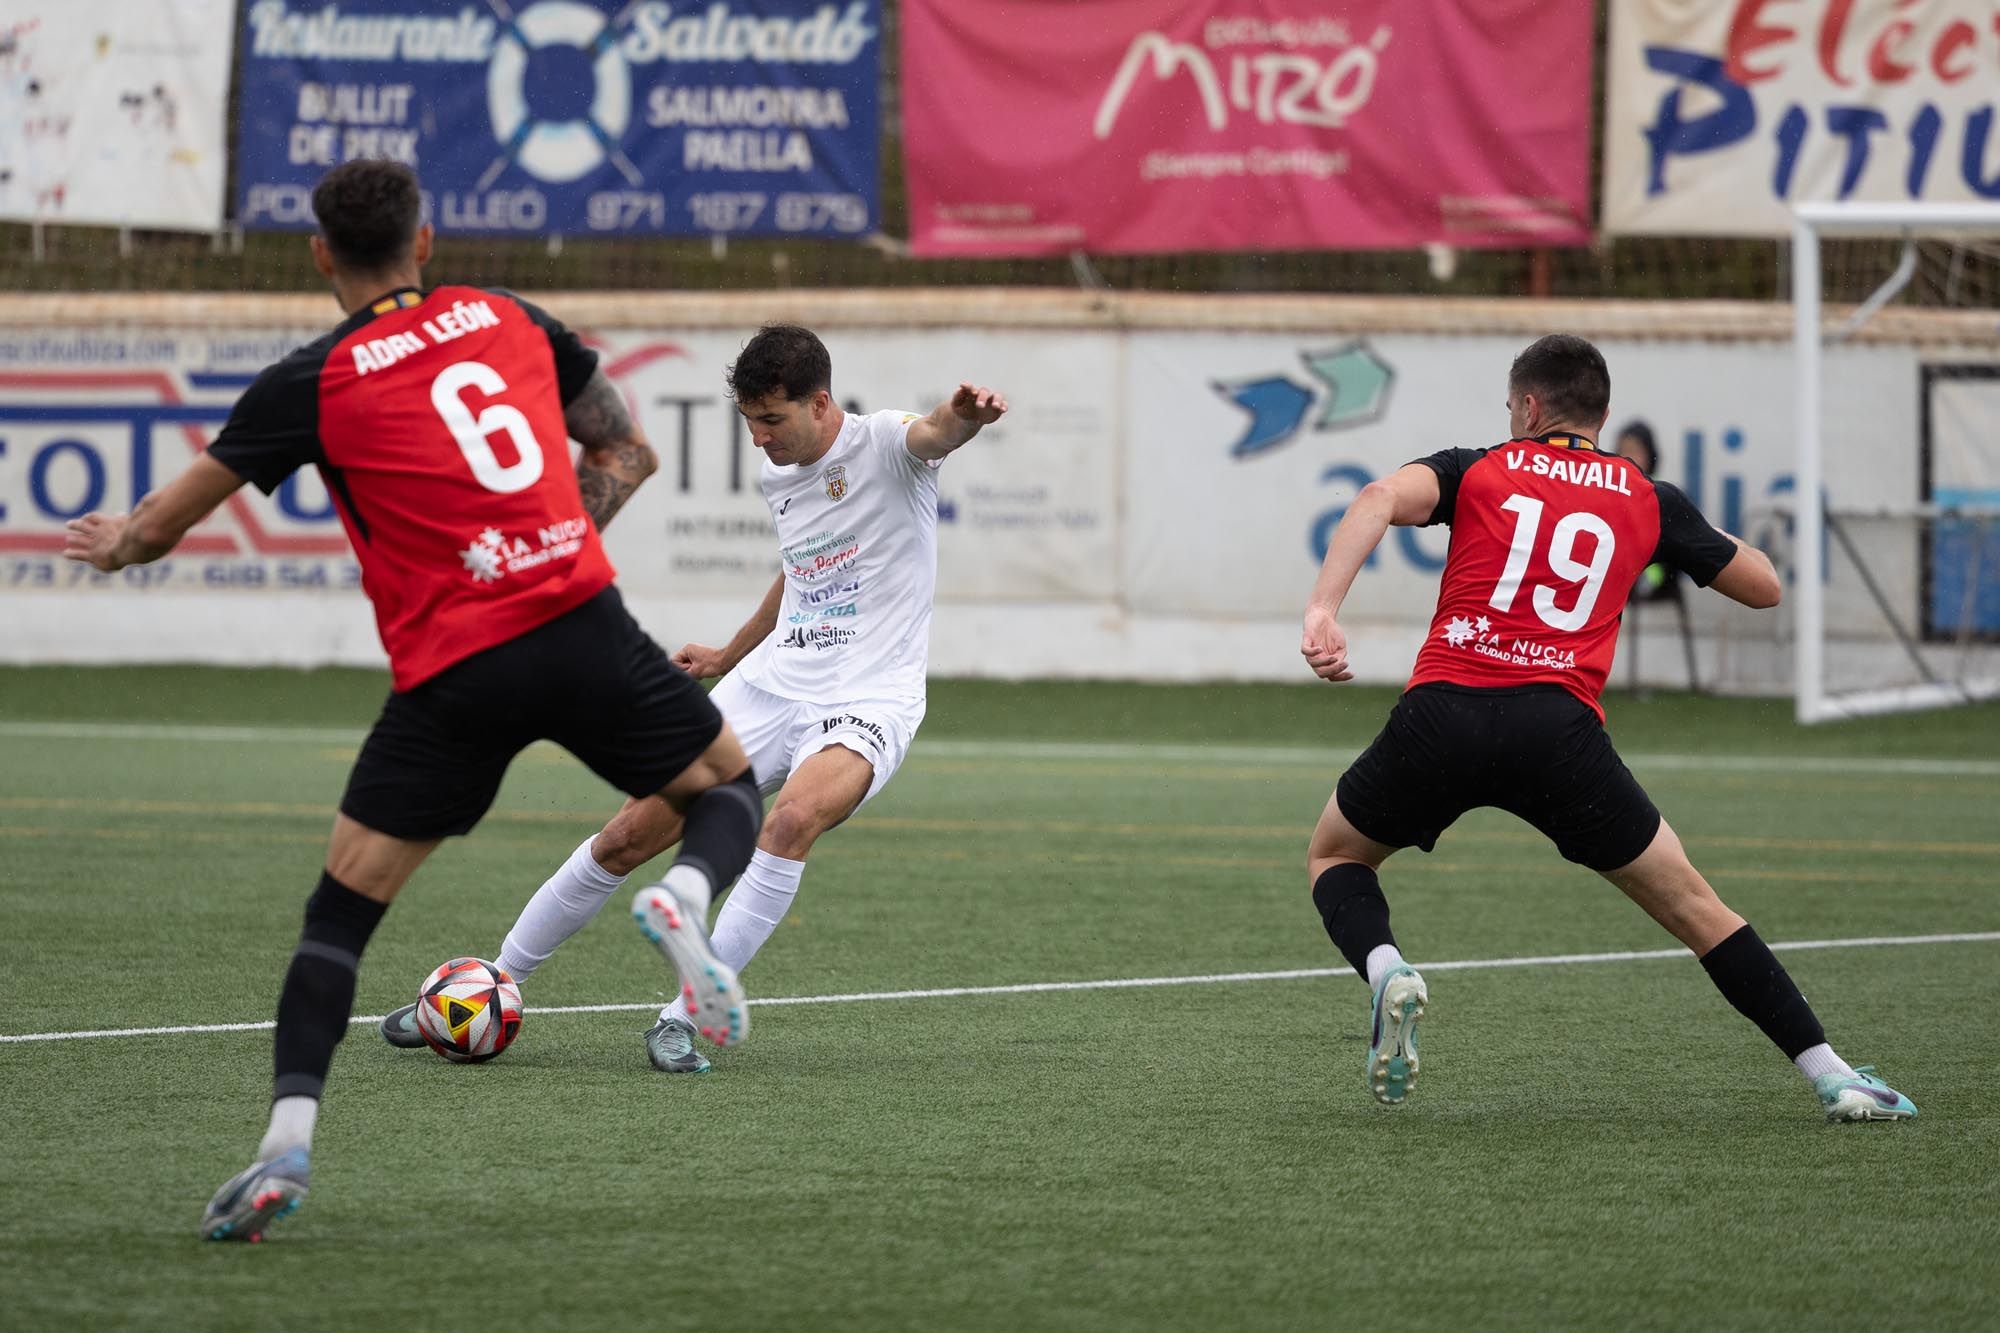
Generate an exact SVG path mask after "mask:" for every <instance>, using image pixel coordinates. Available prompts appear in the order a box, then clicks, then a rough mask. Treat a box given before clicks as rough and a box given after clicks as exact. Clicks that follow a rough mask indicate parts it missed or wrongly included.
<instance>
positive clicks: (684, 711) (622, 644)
mask: <svg viewBox="0 0 2000 1333" xmlns="http://www.w3.org/2000/svg"><path fill="white" fill-rule="evenodd" d="M721 731H722V714H721V713H720V712H718V711H716V707H715V705H714V704H712V703H710V702H709V700H708V692H707V691H706V690H704V689H703V688H702V687H701V686H700V685H698V684H696V683H695V681H694V679H693V678H692V677H690V676H689V675H688V674H687V673H686V672H684V671H682V670H681V669H680V668H679V667H677V666H675V665H674V664H673V663H672V662H671V661H669V660H668V658H667V654H666V653H665V652H664V651H662V650H661V648H660V646H659V645H658V644H656V643H654V642H653V640H652V639H651V638H650V637H648V636H647V634H646V632H645V631H644V630H642V629H640V628H639V625H638V622H637V621H635V620H633V619H632V617H631V614H630V613H629V612H627V611H626V610H625V603H624V601H623V600H622V599H621V598H620V597H619V595H618V590H617V589H616V588H606V589H605V590H604V591H603V592H601V593H599V594H597V596H595V597H593V598H591V599H590V600H589V601H587V602H585V603H584V604H583V605H581V606H579V607H577V608H575V609H574V610H571V611H567V612H565V613H563V614H562V615H560V616H557V617H556V618H555V619H554V620H551V621H549V622H548V623H547V624H545V625H541V626H538V627H537V628H535V629H532V630H529V631H528V632H527V633H526V634H522V635H519V636H517V637H515V638H512V639H509V640H508V641H507V642H505V643H501V644H496V645H494V646H493V647H491V648H488V649H486V650H485V651H483V652H479V653H474V654H473V655H472V656H471V657H468V658H466V659H465V660H464V661H462V662H458V663H456V664H454V665H452V666H449V667H446V668H445V669H444V670H443V671H441V672H439V673H438V674H437V675H435V676H433V677H431V678H430V679H429V680H426V681H424V682H423V683H422V684H420V685H417V686H416V687H415V688H414V689H410V690H407V691H403V692H400V693H395V694H391V695H390V696H389V699H388V702H387V703H385V704H384V705H383V706H382V715H381V717H379V718H377V719H376V722H375V726H374V729H373V730H371V731H370V732H369V733H368V739H367V740H366V741H365V742H363V744H362V746H361V753H360V755H359V756H358V757H357V758H356V759H355V761H354V770H353V772H351V773H350V774H349V775H348V779H347V793H346V795H344V796H342V797H341V800H340V809H341V813H343V814H345V815H347V816H348V817H349V818H351V819H354V820H356V821H358V822H359V823H361V824H365V825H366V826H367V827H369V828H371V829H374V830H376V831H377V832H380V833H387V834H390V835H391V836H393V837H398V838H408V839H411V840H412V841H423V840H427V839H430V838H442V837H449V836H452V835H455V834H461V833H466V832H469V831H470V830H471V828H472V826H473V825H475V824H477V823H478V822H479V820H480V817H481V816H483V815H484V814H485V813H486V811H487V809H488V807H490V806H491V805H492V804H493V798H494V796H495V795H496V794H497V793H498V792H499V790H500V779H501V778H502V777H504V776H505V775H506V772H507V765H508V764H509V763H511V762H512V761H513V758H514V756H515V755H517V754H519V753H520V752H521V751H522V750H523V749H525V748H526V747H527V746H529V745H531V744H533V743H534V742H535V741H538V740H550V741H554V742H555V743H556V744H558V745H560V746H562V747H563V748H564V749H566V750H568V751H569V752H570V753H571V754H574V755H575V756H576V757H577V758H578V759H581V760H582V761H583V762H584V763H585V764H587V765H589V767H590V769H591V771H592V772H594V773H596V774H597V775H598V776H599V777H601V778H603V779H604V780H605V781H606V782H609V783H610V784H611V785H612V786H614V787H616V788H618V789H619V790H620V791H622V792H624V793H626V794H627V795H628V796H649V795H651V794H653V793H654V792H657V791H659V790H660V789H661V788H662V787H664V786H666V785H667V784H668V783H669V782H671V781H673V779H674V778H675V777H676V776H678V775H679V774H680V772H681V771H682V770H683V769H685V768H686V767H687V766H688V765H689V764H691V763H693V762H694V761H695V760H696V759H697V758H699V757H700V756H701V753H702V752H703V751H704V750H706V749H707V748H708V747H709V745H710V744H711V743H713V742H714V740H715V738H716V736H718V735H719V734H720V733H721Z"/></svg>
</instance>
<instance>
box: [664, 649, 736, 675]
mask: <svg viewBox="0 0 2000 1333" xmlns="http://www.w3.org/2000/svg"><path fill="white" fill-rule="evenodd" d="M673 661H674V665H675V666H677V667H679V668H680V669H681V670H683V671H685V672H687V673H688V674H689V675H690V676H693V677H694V678H695V679H696V680H707V679H708V678H709V677H710V676H719V675H721V674H722V673H723V672H725V671H727V670H728V669H729V668H728V667H727V666H726V665H724V663H723V661H722V650H721V649H719V648H711V647H709V646H708V645H707V644H705V643H690V644H685V645H683V646H682V648H681V650H680V651H679V652H677V653H675V654H674V657H673Z"/></svg>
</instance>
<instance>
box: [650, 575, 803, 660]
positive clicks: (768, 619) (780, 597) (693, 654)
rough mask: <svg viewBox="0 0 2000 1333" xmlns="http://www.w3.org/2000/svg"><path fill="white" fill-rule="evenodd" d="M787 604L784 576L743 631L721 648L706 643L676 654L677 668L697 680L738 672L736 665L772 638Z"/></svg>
mask: <svg viewBox="0 0 2000 1333" xmlns="http://www.w3.org/2000/svg"><path fill="white" fill-rule="evenodd" d="M784 601H785V576H784V575H783V574H780V575H778V577H777V578H776V579H774V580H772V582H771V590H770V591H769V592H767V593H765V594H764V600H763V601H762V602H760V603H759V604H758V606H757V609H756V610H755V611H753V612H751V614H750V619H748V620H746V621H744V622H743V628H742V629H739V630H737V631H736V636H735V637H734V638H732V639H731V640H730V641H729V642H728V643H726V644H724V645H723V646H722V647H720V648H711V647H709V646H708V645H707V644H705V643H690V644H687V645H685V646H684V647H682V649H681V650H680V651H679V652H677V653H675V654H674V665H675V666H677V667H679V668H680V669H681V670H683V671H685V672H687V673H688V674H689V675H690V676H693V677H694V678H695V679H696V680H707V679H708V678H709V677H710V676H723V675H727V674H728V673H730V672H731V671H734V670H735V669H736V664H737V663H738V662H741V661H742V660H743V659H744V658H746V657H748V656H749V655H750V650H751V649H752V648H755V647H756V646H757V645H758V644H760V643H762V642H764V640H766V639H768V638H770V637H771V631H772V630H774V629H776V628H777V627H778V608H779V607H780V606H782V605H784Z"/></svg>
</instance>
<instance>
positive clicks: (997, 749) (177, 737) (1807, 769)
mask: <svg viewBox="0 0 2000 1333" xmlns="http://www.w3.org/2000/svg"><path fill="white" fill-rule="evenodd" d="M364 735H366V733H365V732H363V731H361V730H358V729H355V728H351V727H253V726H210V725H206V724H200V723H187V724H182V723H154V722H20V721H16V722H8V721H0V739H7V738H12V739H19V740H72V741H168V742H174V743H195V744H199V743H203V742H213V743H218V744H226V745H243V744H254V743H258V742H263V743H268V744H282V745H359V744H360V743H361V741H362V738H363V736H364ZM1358 749H1359V747H1358V746H1354V747H1339V748H1333V749H1315V748H1313V747H1311V746H1301V745H1230V744H1216V745H1206V744H1189V743H1186V742H1172V741H1162V742H1150V741H1007V740H944V739H940V740H923V739H919V740H918V741H917V743H916V745H915V746H914V747H913V749H912V754H913V756H914V757H916V758H919V759H1024V760H1044V761H1047V760H1054V761H1065V760H1072V761H1077V762H1088V761H1090V760H1098V761H1105V760H1113V761H1124V762H1132V763H1210V764H1295V765H1299V766H1301V767H1307V768H1327V767H1329V766H1331V765H1335V764H1343V763H1346V762H1347V761H1348V760H1349V759H1352V758H1353V757H1354V755H1355V753H1356V751H1357V750H1358ZM1625 760H1626V762H1627V763H1629V764H1630V765H1631V766H1632V767H1634V768H1650V769H1683V770H1691V771H1694V772H1725V773H1838V774H1856V773H1860V774H1894V775H1899V776H1908V777H2000V759H1926V758H1901V759H1897V758H1867V757H1863V756H1858V755H1857V756H1853V757H1844V756H1838V755H1783V754H1768V755H1766V754H1677V753H1664V754H1643V753H1641V754H1628V755H1626V756H1625Z"/></svg>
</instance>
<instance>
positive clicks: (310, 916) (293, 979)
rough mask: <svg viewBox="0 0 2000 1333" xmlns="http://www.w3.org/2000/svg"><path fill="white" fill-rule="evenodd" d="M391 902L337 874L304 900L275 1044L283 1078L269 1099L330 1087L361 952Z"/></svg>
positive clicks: (314, 1092) (316, 1093)
mask: <svg viewBox="0 0 2000 1333" xmlns="http://www.w3.org/2000/svg"><path fill="white" fill-rule="evenodd" d="M388 910H389V905H388V904H387V903H378V902H376V901H375V900H373V899H372V898H364V897H362V896H361V895H360V894H358V893H356V892H355V891H354V890H353V889H350V888H348V887H347V886H346V885H345V884H342V883H341V882H340V881H339V880H337V879H335V878H334V877H333V876H332V875H328V874H322V875H320V877H319V887H318V888H316V889H314V890H313V893H312V897H310V898H308V899H306V924H305V928H304V929H303V930H301V931H300V932H299V947H298V949H297V950H296V951H294V952H293V954H292V965H291V967H290V968H288V969H287V970H286V972H285V988H284V989H283V990H282V991H280V992H279V993H278V1034H277V1040H276V1041H275V1042H274V1043H273V1053H274V1057H275V1064H276V1073H277V1079H276V1081H275V1082H274V1083H273V1084H272V1086H271V1095H272V1097H273V1098H277V1097H318V1096H319V1095H320V1091H321V1090H322V1089H323V1088H324V1087H325V1086H326V1071H327V1067H328V1066H329V1065H331V1064H332V1063H333V1048H334V1047H335V1046H338V1045H339V1044H340V1039H341V1038H342V1037H344V1036H346V1035H347V1019H348V1015H349V1014H351V1013H352V1012H353V1011H354V974H355V971H356V970H357V969H358V968H359V967H360V965H361V951H362V950H363V949H366V948H367V947H368V937H369V936H370V935H372V934H374V933H375V926H376V924H377V923H378V922H380V921H381V920H382V914H383V913H384V912H386V911H388Z"/></svg>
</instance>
